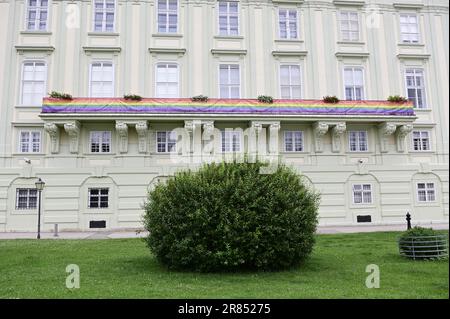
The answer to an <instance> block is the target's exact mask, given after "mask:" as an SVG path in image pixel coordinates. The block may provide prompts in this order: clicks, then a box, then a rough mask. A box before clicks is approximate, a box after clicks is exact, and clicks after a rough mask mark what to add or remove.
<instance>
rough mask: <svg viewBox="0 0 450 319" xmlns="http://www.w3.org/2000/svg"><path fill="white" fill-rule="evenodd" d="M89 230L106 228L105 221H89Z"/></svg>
mask: <svg viewBox="0 0 450 319" xmlns="http://www.w3.org/2000/svg"><path fill="white" fill-rule="evenodd" d="M89 228H106V220H91V221H90V222H89Z"/></svg>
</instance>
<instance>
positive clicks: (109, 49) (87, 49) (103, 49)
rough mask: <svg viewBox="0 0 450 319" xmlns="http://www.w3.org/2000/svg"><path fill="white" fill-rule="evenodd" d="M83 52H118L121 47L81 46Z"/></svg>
mask: <svg viewBox="0 0 450 319" xmlns="http://www.w3.org/2000/svg"><path fill="white" fill-rule="evenodd" d="M83 50H84V52H86V53H91V52H115V53H119V52H120V51H121V50H122V49H121V48H120V47H103V46H102V47H101V46H98V47H83Z"/></svg>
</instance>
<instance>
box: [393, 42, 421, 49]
mask: <svg viewBox="0 0 450 319" xmlns="http://www.w3.org/2000/svg"><path fill="white" fill-rule="evenodd" d="M397 45H398V46H399V47H415V48H417V47H419V48H420V47H424V46H425V44H424V43H408V42H400V43H398V44H397Z"/></svg>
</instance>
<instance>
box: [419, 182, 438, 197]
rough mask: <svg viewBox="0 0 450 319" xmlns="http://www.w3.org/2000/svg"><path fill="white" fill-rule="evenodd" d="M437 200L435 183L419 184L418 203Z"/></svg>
mask: <svg viewBox="0 0 450 319" xmlns="http://www.w3.org/2000/svg"><path fill="white" fill-rule="evenodd" d="M435 200H436V190H435V188H434V183H425V182H423V183H422V182H421V183H417V201H419V202H434V201H435Z"/></svg>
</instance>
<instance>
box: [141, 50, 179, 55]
mask: <svg viewBox="0 0 450 319" xmlns="http://www.w3.org/2000/svg"><path fill="white" fill-rule="evenodd" d="M148 52H150V53H152V54H178V55H184V54H185V53H186V49H184V48H183V49H176V48H149V49H148Z"/></svg>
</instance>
